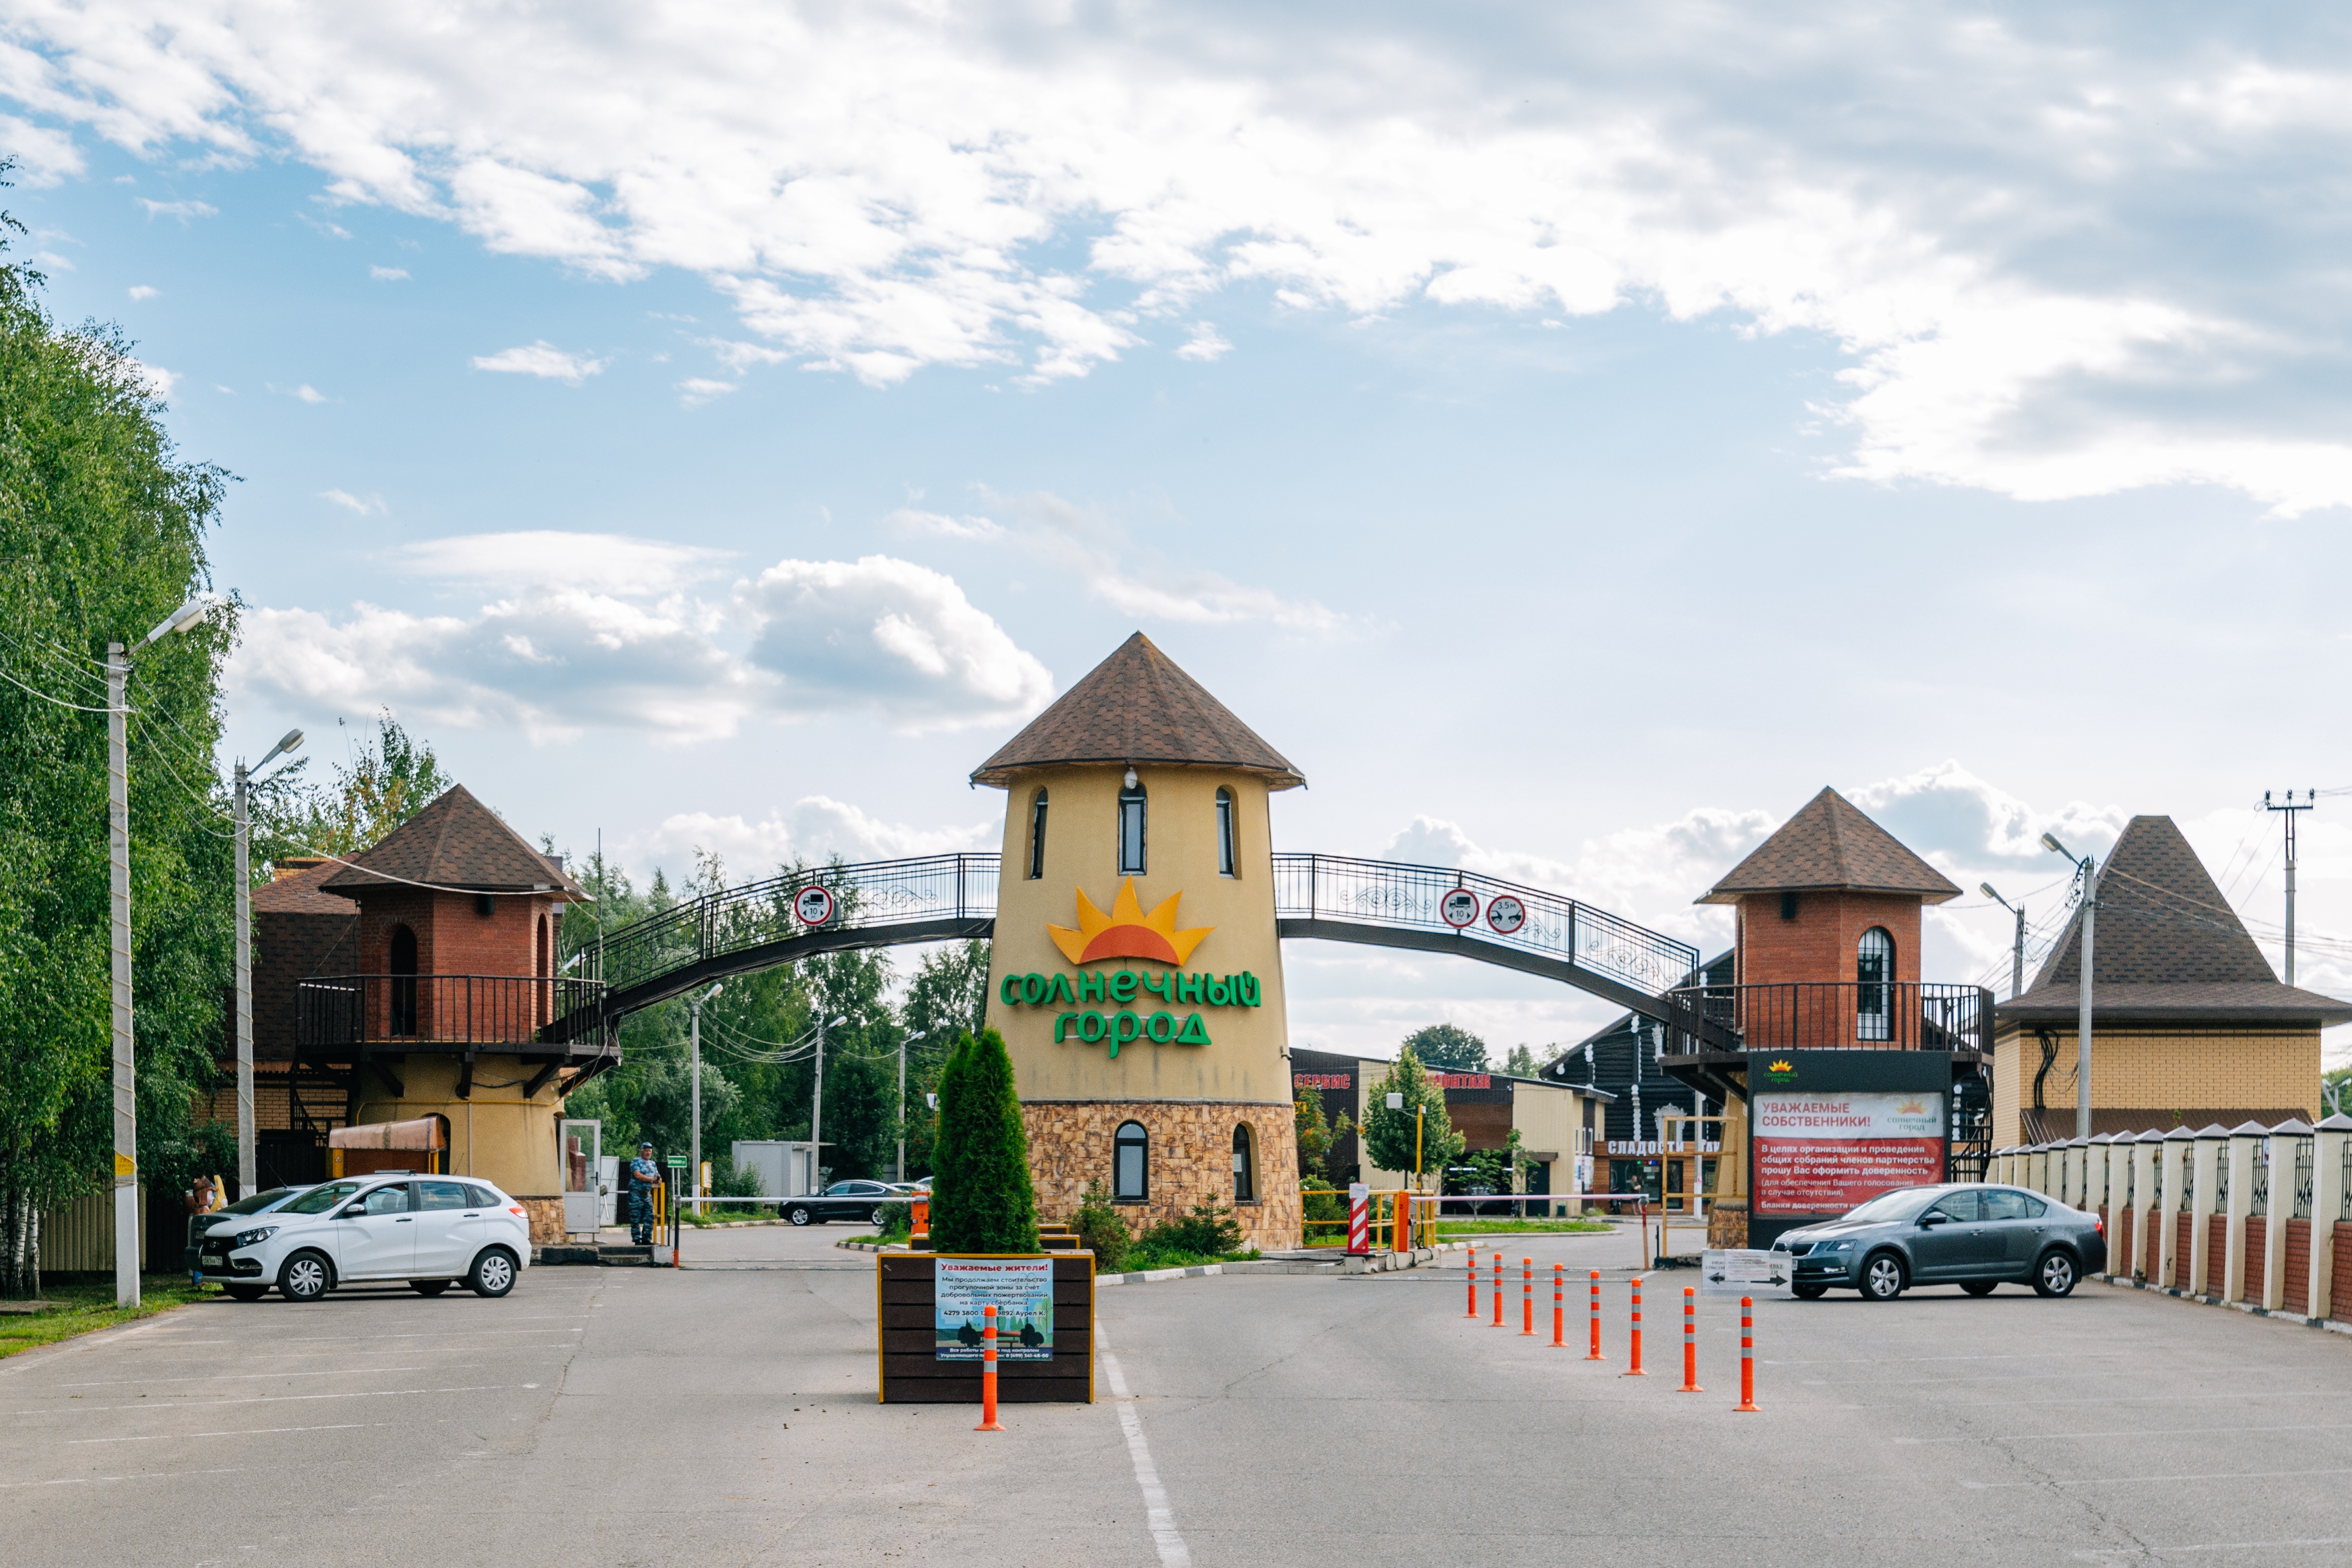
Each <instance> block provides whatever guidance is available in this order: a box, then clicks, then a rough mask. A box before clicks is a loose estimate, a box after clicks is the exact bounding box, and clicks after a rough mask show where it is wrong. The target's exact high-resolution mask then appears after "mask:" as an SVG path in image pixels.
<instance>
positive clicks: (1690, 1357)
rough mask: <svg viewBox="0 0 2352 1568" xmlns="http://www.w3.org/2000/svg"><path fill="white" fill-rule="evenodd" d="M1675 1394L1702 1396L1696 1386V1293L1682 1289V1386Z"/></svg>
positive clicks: (1701, 1390)
mask: <svg viewBox="0 0 2352 1568" xmlns="http://www.w3.org/2000/svg"><path fill="white" fill-rule="evenodd" d="M1675 1393H1677V1394H1704V1393H1706V1389H1704V1388H1701V1387H1700V1386H1699V1385H1698V1291H1696V1290H1695V1289H1694V1288H1692V1287H1691V1286H1689V1285H1685V1286H1684V1287H1683V1385H1682V1386H1681V1387H1680V1388H1677V1389H1675Z"/></svg>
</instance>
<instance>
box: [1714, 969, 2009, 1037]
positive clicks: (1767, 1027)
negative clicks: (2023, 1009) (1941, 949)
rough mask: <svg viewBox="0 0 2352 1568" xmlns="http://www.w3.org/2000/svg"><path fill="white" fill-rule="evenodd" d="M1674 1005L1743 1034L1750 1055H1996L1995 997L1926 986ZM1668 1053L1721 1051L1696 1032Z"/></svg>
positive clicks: (1766, 994)
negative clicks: (1856, 1052) (1993, 1019)
mask: <svg viewBox="0 0 2352 1568" xmlns="http://www.w3.org/2000/svg"><path fill="white" fill-rule="evenodd" d="M1670 999H1671V1000H1674V1001H1677V1002H1680V1003H1681V1004H1683V1006H1684V1008H1685V1009H1687V1011H1688V1012H1689V1014H1690V1016H1691V1017H1693V1018H1694V1019H1699V1020H1703V1021H1704V1022H1705V1023H1706V1024H1712V1025H1715V1026H1717V1028H1718V1029H1721V1030H1729V1031H1731V1032H1732V1033H1735V1034H1737V1035H1738V1037H1739V1040H1740V1041H1741V1046H1742V1048H1743V1049H1745V1050H1748V1051H1849V1050H1859V1051H1991V1050H1992V1007H1993V997H1992V993H1991V992H1990V991H1989V990H1987V989H1985V988H1983V987H1981V986H1949V985H1928V984H1925V983H1922V982H1919V981H1909V982H1896V983H1886V984H1848V983H1840V982H1836V981H1819V982H1790V983H1786V984H1781V985H1767V986H1684V987H1681V988H1677V989H1676V990H1675V991H1674V992H1673V993H1672V995H1671V998H1670ZM1668 1049H1669V1050H1673V1051H1702V1050H1713V1049H1717V1048H1716V1047H1713V1046H1708V1045H1706V1044H1705V1043H1703V1041H1702V1039H1701V1037H1700V1034H1699V1031H1698V1030H1696V1029H1685V1030H1674V1031H1671V1034H1670V1044H1669V1046H1668Z"/></svg>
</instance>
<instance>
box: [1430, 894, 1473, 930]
mask: <svg viewBox="0 0 2352 1568" xmlns="http://www.w3.org/2000/svg"><path fill="white" fill-rule="evenodd" d="M1437 917H1438V918H1439V919H1440V920H1443V921H1444V922H1445V924H1447V925H1451V926H1453V927H1454V929H1455V930H1456V931H1459V930H1461V929H1462V928H1463V927H1464V926H1465V925H1471V924H1473V923H1475V921H1476V920H1477V918H1478V895H1477V894H1475V893H1473V892H1471V891H1470V890H1469V889H1468V888H1466V887H1455V888H1449V889H1447V890H1446V894H1445V896H1444V897H1443V898H1441V899H1439V900H1438V901H1437Z"/></svg>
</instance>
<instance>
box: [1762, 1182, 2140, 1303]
mask: <svg viewBox="0 0 2352 1568" xmlns="http://www.w3.org/2000/svg"><path fill="white" fill-rule="evenodd" d="M1772 1250H1774V1251H1775V1252H1786V1253H1788V1254H1790V1260H1791V1262H1792V1264H1793V1268H1792V1270H1791V1277H1790V1289H1791V1290H1793V1291H1795V1292H1796V1293H1797V1294H1798V1295H1799V1296H1801V1297H1802V1298H1804V1299H1805V1300H1807V1301H1811V1300H1813V1299H1815V1298H1816V1297H1819V1296H1822V1295H1823V1294H1826V1293H1827V1292H1828V1291H1832V1290H1833V1289H1835V1290H1853V1291H1861V1292H1862V1294H1863V1298H1864V1300H1865V1301H1893V1300H1894V1299H1895V1297H1897V1296H1899V1295H1901V1294H1902V1293H1903V1292H1904V1291H1906V1290H1907V1289H1909V1288H1910V1287H1911V1286H1913V1285H1946V1284H1950V1285H1958V1287H1959V1288H1960V1289H1961V1290H1962V1291H1966V1292H1968V1293H1969V1295H1971V1296H1989V1295H1990V1294H1992V1292H1993V1291H1994V1290H1995V1289H1996V1288H1998V1287H1999V1286H2000V1285H2001V1284H2002V1283H2004V1282H2007V1283H2011V1284H2019V1285H2032V1287H2033V1289H2034V1291H2036V1292H2037V1293H2039V1294H2041V1295H2044V1296H2064V1295H2069V1294H2072V1293H2073V1291H2074V1285H2075V1282H2076V1281H2079V1280H2080V1279H2081V1278H2082V1277H2083V1276H2084V1274H2086V1273H2087V1274H2095V1273H2097V1272H2099V1271H2100V1270H2103V1269H2105V1267H2106V1266H2107V1238H2106V1228H2105V1226H2104V1225H2102V1224H2101V1223H2100V1221H2099V1217H2098V1216H2097V1215H2095V1214H2085V1213H2084V1212H2083V1211H2082V1210H2081V1209H2079V1208H2069V1207H2066V1206H2065V1205H2064V1204H2063V1203H2057V1202H2053V1200H2052V1199H2050V1198H2047V1197H2043V1196H2042V1194H2040V1193H2035V1192H2027V1191H2025V1190H2024V1189H2023V1188H2021V1187H2013V1186H1989V1185H1987V1184H1985V1183H1982V1182H1959V1183H1947V1184H1944V1185H1942V1186H1906V1187H1897V1188H1895V1190H1894V1191H1893V1192H1886V1193H1881V1194H1880V1195H1879V1196H1878V1197H1874V1198H1872V1199H1871V1200H1870V1201H1869V1202H1868V1203H1865V1204H1864V1205H1862V1206H1861V1207H1858V1208H1856V1209H1854V1210H1853V1211H1852V1212H1850V1213H1848V1214H1845V1215H1843V1216H1842V1217H1841V1218H1836V1219H1832V1220H1831V1221H1829V1222H1828V1223H1827V1224H1825V1225H1808V1226H1805V1227H1803V1228H1800V1229H1796V1230H1790V1231H1786V1232H1784V1233H1783V1234H1782V1235H1781V1236H1780V1239H1779V1240H1777V1241H1775V1242H1773V1244H1772Z"/></svg>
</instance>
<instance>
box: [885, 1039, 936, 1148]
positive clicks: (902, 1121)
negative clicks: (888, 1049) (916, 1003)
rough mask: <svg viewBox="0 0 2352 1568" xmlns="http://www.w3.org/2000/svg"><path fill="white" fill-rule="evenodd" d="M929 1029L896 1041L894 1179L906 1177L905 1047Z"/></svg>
mask: <svg viewBox="0 0 2352 1568" xmlns="http://www.w3.org/2000/svg"><path fill="white" fill-rule="evenodd" d="M930 1032H931V1031H930V1030H927V1029H919V1030H916V1031H915V1032H914V1033H912V1034H910V1035H908V1036H906V1037H905V1038H904V1039H902V1040H899V1041H898V1176H895V1177H894V1178H892V1179H894V1180H897V1181H900V1182H903V1181H905V1180H906V1179H907V1048H908V1046H910V1045H912V1044H914V1043H915V1042H916V1041H917V1040H921V1039H922V1038H923V1037H924V1036H926V1035H928V1034H929V1033H930Z"/></svg>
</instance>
